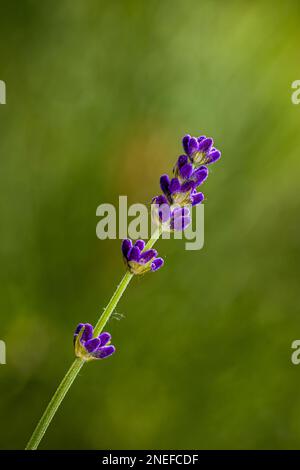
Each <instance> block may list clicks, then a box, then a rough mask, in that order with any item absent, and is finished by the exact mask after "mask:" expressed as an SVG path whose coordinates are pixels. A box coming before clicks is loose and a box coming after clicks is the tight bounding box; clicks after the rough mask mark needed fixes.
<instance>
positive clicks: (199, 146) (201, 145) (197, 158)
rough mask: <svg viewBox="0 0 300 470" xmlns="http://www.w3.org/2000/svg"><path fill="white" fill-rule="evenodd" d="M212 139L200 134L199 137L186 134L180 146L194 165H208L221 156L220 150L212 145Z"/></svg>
mask: <svg viewBox="0 0 300 470" xmlns="http://www.w3.org/2000/svg"><path fill="white" fill-rule="evenodd" d="M213 143H214V141H213V139H211V138H210V137H206V136H205V135H201V136H200V137H191V136H190V135H189V134H186V135H185V136H184V137H183V139H182V146H183V149H184V151H185V153H186V154H187V156H188V157H189V159H190V161H191V163H193V164H194V165H203V164H204V165H210V164H211V163H214V162H216V161H217V160H219V158H220V157H221V152H220V151H219V150H217V149H216V148H215V147H213Z"/></svg>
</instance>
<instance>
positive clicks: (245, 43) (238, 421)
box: [0, 0, 300, 449]
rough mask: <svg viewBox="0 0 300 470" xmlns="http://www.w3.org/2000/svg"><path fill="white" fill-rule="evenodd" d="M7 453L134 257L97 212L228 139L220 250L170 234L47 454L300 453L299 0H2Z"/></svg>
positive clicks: (212, 221) (1, 379)
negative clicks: (76, 332) (104, 232)
mask: <svg viewBox="0 0 300 470" xmlns="http://www.w3.org/2000/svg"><path fill="white" fill-rule="evenodd" d="M0 8H1V18H2V21H1V31H0V57H1V69H0V79H1V80H4V81H5V82H6V85H7V104H6V105H3V106H2V105H1V106H0V126H1V127H0V128H1V138H0V193H1V197H0V213H1V222H0V223H1V244H0V276H1V283H0V312H1V322H0V339H2V340H5V342H6V345H7V364H6V365H1V366H0V387H1V388H0V391H1V395H0V422H1V427H0V447H1V448H3V449H5V448H23V447H24V446H25V444H26V442H27V440H28V438H29V437H30V434H31V432H32V431H33V428H34V426H35V425H36V423H37V420H38V419H39V418H40V416H41V413H42V412H43V410H44V408H45V406H46V404H47V402H48V401H49V399H50V397H51V396H52V393H53V392H54V390H55V388H56V386H57V384H58V383H59V381H60V380H61V378H62V376H63V374H64V373H65V371H66V369H67V367H68V366H69V364H70V363H71V361H72V359H73V350H72V334H73V329H74V328H75V326H76V324H77V323H78V322H80V321H89V322H91V323H94V322H95V320H96V319H97V317H98V316H99V313H101V311H102V308H103V307H104V306H105V304H106V303H107V301H108V299H109V298H110V296H111V294H112V292H113V290H114V289H115V286H116V284H117V283H118V282H119V280H120V278H121V276H122V274H123V272H124V267H123V263H122V259H121V255H120V241H119V240H112V241H100V240H98V239H97V238H96V234H95V229H96V224H97V220H98V219H97V218H96V215H95V213H96V207H97V206H98V205H99V204H101V203H102V202H111V203H117V202H118V196H119V195H128V198H129V203H134V202H145V203H146V202H148V201H149V200H150V199H151V197H152V196H153V195H155V194H157V193H158V180H159V175H160V174H161V173H165V172H170V171H171V168H172V166H173V164H174V162H175V159H176V157H177V156H178V155H179V154H180V153H181V152H182V151H181V137H182V135H183V134H185V133H186V132H189V133H191V134H196V135H200V134H202V133H205V134H206V135H212V136H213V137H214V139H215V143H216V146H217V147H218V148H220V149H221V150H222V153H223V157H222V160H221V161H220V162H219V163H218V164H216V165H215V166H213V168H211V173H210V177H209V179H208V181H207V182H206V183H205V188H204V192H205V195H206V198H207V201H206V204H205V246H204V249H203V250H201V251H185V250H184V242H183V241H179V240H171V241H167V240H162V241H160V242H159V243H158V245H157V246H158V248H159V252H160V254H161V255H162V256H164V258H165V260H166V264H165V267H164V268H163V269H162V270H161V271H159V272H158V273H157V274H155V275H154V274H153V275H147V276H145V277H143V278H141V279H135V280H134V282H133V283H132V284H131V285H130V288H129V289H128V291H127V292H126V295H125V296H124V297H123V299H122V301H121V302H120V304H119V306H118V308H117V312H118V313H120V314H123V315H124V317H123V318H122V319H121V320H118V319H117V318H114V319H112V320H111V322H110V324H109V330H110V331H111V332H112V334H113V340H114V344H116V346H117V348H118V351H117V354H115V355H114V356H113V357H112V358H110V359H109V360H107V361H103V362H100V363H99V362H95V363H90V364H89V365H88V366H86V367H85V368H84V369H83V370H82V372H81V374H80V376H79V378H78V380H77V382H76V384H75V385H74V386H73V387H72V389H71V391H70V393H69V395H68V396H67V398H66V400H65V402H64V404H63V406H62V407H61V409H60V410H59V412H58V413H57V415H56V417H55V420H54V421H53V423H52V425H51V427H50V428H49V431H48V433H47V435H46V437H45V439H44V440H43V441H42V445H41V448H43V449H53V448H56V449H105V448H111V449H116V448H121V449H134V448H135V449H137V448H146V449H147V448H149V449H155V448H172V449H177V448H181V449H182V448H187V449H192V448H200V449H214V448H222V449H232V448H247V449H248V448H252V449H254V448H255V449H262V448H272V449H277V448H300V400H299V397H298V395H299V393H298V390H299V387H300V366H298V367H297V366H295V365H293V364H292V363H291V359H290V357H291V352H292V350H291V343H292V341H293V340H294V339H299V338H300V303H299V272H300V268H299V263H300V254H299V245H300V243H299V230H300V222H299V210H300V194H299V178H300V160H299V144H300V133H299V124H300V105H299V106H295V105H293V104H292V102H291V93H292V90H291V83H292V82H293V81H294V80H296V79H300V70H299V64H300V63H299V40H300V32H299V17H300V6H299V2H296V1H295V2H293V1H287V2H279V1H277V2H276V1H275V2H274V1H272V2H271V1H254V2H245V1H228V2H221V1H205V2H204V1H196V0H193V1H176V0H175V1H174V0H173V1H171V0H169V1H149V2H146V1H138V0H132V1H130V0H127V1H112V2H104V1H96V0H87V1H83V0H82V1H79V0H77V1H71V0H63V1H50V0H47V1H44V2H38V1H37V0H36V1H30V0H25V1H22V2H19V1H17V0H14V1H8V0H7V1H3V0H2V1H1V2H0Z"/></svg>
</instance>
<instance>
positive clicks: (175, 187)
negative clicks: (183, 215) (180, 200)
mask: <svg viewBox="0 0 300 470" xmlns="http://www.w3.org/2000/svg"><path fill="white" fill-rule="evenodd" d="M169 190H170V193H171V194H173V193H178V192H179V191H180V183H179V179H178V178H172V179H171V182H170V187H169Z"/></svg>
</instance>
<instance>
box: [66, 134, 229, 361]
mask: <svg viewBox="0 0 300 470" xmlns="http://www.w3.org/2000/svg"><path fill="white" fill-rule="evenodd" d="M182 145H183V150H184V152H185V153H184V154H183V155H180V156H179V157H178V159H177V162H176V164H175V167H174V168H173V178H171V179H170V178H169V176H168V175H162V176H161V177H160V188H161V190H162V193H163V194H160V195H158V196H155V197H154V198H153V199H152V202H151V205H152V206H153V207H155V209H154V210H152V216H153V217H154V218H155V220H156V222H157V223H158V224H159V226H160V227H161V230H162V231H174V230H178V231H179V230H185V229H186V228H187V227H188V225H189V224H190V223H191V216H190V210H189V206H196V205H198V204H201V203H202V202H203V201H204V194H203V193H202V192H200V191H198V188H199V186H201V185H202V184H203V183H204V181H205V180H206V179H207V177H208V168H207V165H211V164H212V163H215V162H216V161H217V160H219V158H220V157H221V152H220V151H219V150H217V149H216V148H215V147H214V146H213V139H212V138H210V137H206V136H204V135H202V136H200V137H192V136H190V135H189V134H187V135H185V136H184V137H183V139H182ZM122 254H123V259H124V262H125V265H126V269H127V270H128V271H129V272H130V273H131V274H133V275H141V274H144V273H146V272H149V271H152V272H154V271H157V270H158V269H160V268H161V267H162V266H163V264H164V260H163V259H162V258H160V257H158V253H157V251H156V250H154V249H153V248H151V249H148V250H145V242H144V241H143V240H137V241H136V242H135V243H133V242H132V240H130V239H125V240H123V242H122ZM110 341H111V335H110V334H109V333H106V332H103V333H100V334H99V335H98V336H97V337H94V328H93V327H92V325H90V324H89V323H79V325H78V326H77V328H76V330H75V334H74V348H75V354H76V356H77V357H79V358H81V359H83V360H85V361H91V360H93V359H104V358H106V357H109V356H111V355H112V354H113V353H114V352H115V347H114V346H113V345H112V344H110Z"/></svg>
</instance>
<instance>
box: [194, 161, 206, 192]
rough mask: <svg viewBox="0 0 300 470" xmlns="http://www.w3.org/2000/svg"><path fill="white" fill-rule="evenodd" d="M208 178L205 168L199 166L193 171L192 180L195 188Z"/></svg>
mask: <svg viewBox="0 0 300 470" xmlns="http://www.w3.org/2000/svg"><path fill="white" fill-rule="evenodd" d="M207 177H208V169H207V168H206V166H200V168H197V170H195V171H194V173H193V175H192V179H193V181H194V182H195V185H196V187H197V186H199V185H200V184H202V183H203V182H204V181H205V180H206V179H207Z"/></svg>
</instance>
